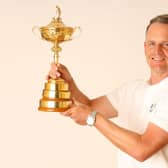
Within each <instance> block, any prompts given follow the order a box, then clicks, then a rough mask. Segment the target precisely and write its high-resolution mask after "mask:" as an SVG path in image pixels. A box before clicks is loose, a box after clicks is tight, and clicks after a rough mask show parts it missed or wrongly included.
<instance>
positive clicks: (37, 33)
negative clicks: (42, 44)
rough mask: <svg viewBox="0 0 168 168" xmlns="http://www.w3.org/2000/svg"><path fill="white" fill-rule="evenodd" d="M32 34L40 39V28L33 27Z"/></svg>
mask: <svg viewBox="0 0 168 168" xmlns="http://www.w3.org/2000/svg"><path fill="white" fill-rule="evenodd" d="M32 32H33V34H34V35H36V36H38V37H39V38H40V39H42V37H41V32H40V27H38V26H34V27H33V28H32Z"/></svg>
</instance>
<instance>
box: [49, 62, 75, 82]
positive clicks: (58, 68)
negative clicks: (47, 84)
mask: <svg viewBox="0 0 168 168" xmlns="http://www.w3.org/2000/svg"><path fill="white" fill-rule="evenodd" d="M59 77H61V78H63V79H64V80H65V81H67V82H71V81H72V76H71V74H70V72H69V71H68V69H67V68H66V66H64V65H62V64H54V63H51V68H50V70H49V74H48V75H47V79H49V78H52V79H57V78H59Z"/></svg>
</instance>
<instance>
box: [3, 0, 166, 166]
mask: <svg viewBox="0 0 168 168" xmlns="http://www.w3.org/2000/svg"><path fill="white" fill-rule="evenodd" d="M56 5H59V6H60V7H61V9H62V19H63V21H64V23H65V24H66V25H68V26H80V27H81V28H82V34H81V35H80V37H78V38H76V39H74V40H72V41H71V42H67V43H65V44H63V45H62V48H63V51H62V52H61V54H60V55H61V63H63V64H65V65H66V66H67V67H68V68H69V70H70V71H71V73H72V75H73V77H74V79H75V80H76V82H77V84H78V86H79V87H80V88H81V90H82V91H83V92H84V93H86V94H87V95H88V96H89V97H96V96H100V95H102V94H106V93H108V92H110V91H111V90H112V89H114V88H116V87H118V86H119V85H121V84H122V83H124V82H126V81H130V80H134V79H137V78H147V77H148V68H147V65H146V63H145V57H144V53H143V42H144V32H145V28H146V25H147V24H148V21H149V19H151V18H152V17H154V16H156V15H158V14H162V13H167V8H168V1H166V0H148V1H146V0H141V1H138V0H125V1H124V0H117V1H116V0H92V1H91V0H83V1H82V0H71V1H68V0H62V1H61V0H57V1H54V0H50V1H42V0H36V1H35V0H34V1H33V0H29V1H26V0H13V1H9V0H5V1H0V22H1V24H0V25H1V26H0V27H1V28H0V77H1V85H0V86H1V87H0V167H1V168H11V167H17V168H30V167H31V168H58V167H59V168H67V167H70V168H86V167H88V168H91V167H95V168H103V167H105V168H112V167H114V168H115V167H116V166H117V162H116V152H115V151H116V148H115V147H114V146H113V145H112V144H111V143H110V142H109V141H108V140H107V139H105V138H104V137H103V136H102V135H101V134H100V133H99V132H97V130H96V129H95V128H88V127H82V126H78V125H76V124H75V123H73V121H71V120H70V119H68V118H65V117H62V116H61V115H59V114H58V113H40V112H38V111H37V107H38V102H39V99H40V98H41V93H42V89H43V84H44V82H45V76H46V74H47V73H48V70H49V67H50V61H51V57H52V53H51V51H50V48H51V45H50V44H48V43H47V42H45V41H42V40H41V39H39V38H37V37H36V36H34V35H33V33H32V27H33V26H34V25H39V26H44V25H47V24H48V23H49V22H50V21H51V18H52V17H53V16H54V15H55V6H56Z"/></svg>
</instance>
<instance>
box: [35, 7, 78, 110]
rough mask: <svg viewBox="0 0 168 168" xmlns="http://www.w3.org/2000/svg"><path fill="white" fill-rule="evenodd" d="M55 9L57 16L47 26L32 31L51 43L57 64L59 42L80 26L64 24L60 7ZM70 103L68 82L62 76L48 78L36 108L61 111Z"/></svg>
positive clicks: (67, 37) (69, 38)
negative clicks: (36, 31)
mask: <svg viewBox="0 0 168 168" xmlns="http://www.w3.org/2000/svg"><path fill="white" fill-rule="evenodd" d="M56 9H57V17H54V18H53V19H52V21H51V22H50V23H49V24H48V25H47V26H43V27H36V26H35V27H34V28H33V32H34V31H35V30H38V32H39V33H40V36H41V38H42V39H44V40H46V41H49V42H52V43H53V47H52V51H53V52H54V63H55V64H58V63H59V52H60V51H61V48H60V46H59V44H60V43H62V42H64V41H69V40H72V36H73V35H74V34H75V32H77V30H80V28H79V27H75V28H72V27H67V26H65V24H64V23H63V22H62V20H61V17H60V15H61V10H60V8H59V7H58V6H56ZM71 103H72V101H71V93H70V91H69V85H68V83H67V82H66V81H65V80H64V79H62V78H58V79H49V80H48V81H47V82H46V83H45V86H44V90H43V93H42V98H41V99H40V103H39V108H38V110H40V111H45V112H63V111H65V110H67V109H68V108H69V106H70V104H71Z"/></svg>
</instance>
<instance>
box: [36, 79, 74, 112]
mask: <svg viewBox="0 0 168 168" xmlns="http://www.w3.org/2000/svg"><path fill="white" fill-rule="evenodd" d="M42 96H43V97H42V98H41V99H40V105H39V108H38V110H40V111H44V112H64V111H66V110H67V109H68V108H69V107H70V105H71V103H72V101H71V99H70V97H71V94H70V92H69V86H68V83H66V82H65V81H64V80H63V79H61V78H59V79H56V80H54V79H49V80H48V82H47V83H45V88H44V90H43V94H42Z"/></svg>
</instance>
